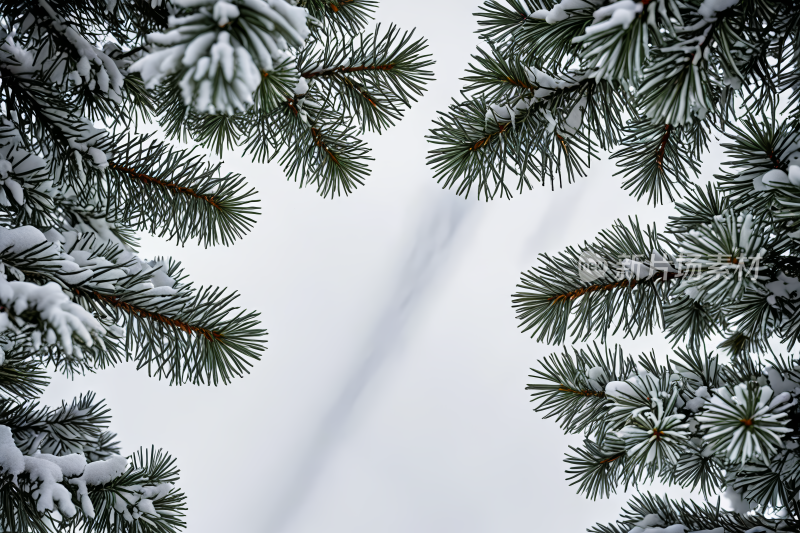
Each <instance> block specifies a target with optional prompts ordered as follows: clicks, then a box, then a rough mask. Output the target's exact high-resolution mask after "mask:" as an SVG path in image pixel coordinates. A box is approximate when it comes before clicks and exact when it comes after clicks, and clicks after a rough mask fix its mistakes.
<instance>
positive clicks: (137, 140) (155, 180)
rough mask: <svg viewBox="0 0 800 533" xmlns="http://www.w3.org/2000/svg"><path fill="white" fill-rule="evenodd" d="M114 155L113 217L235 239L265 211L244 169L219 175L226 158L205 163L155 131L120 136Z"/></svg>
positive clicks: (173, 233) (181, 238) (174, 235)
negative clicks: (160, 138) (154, 135)
mask: <svg viewBox="0 0 800 533" xmlns="http://www.w3.org/2000/svg"><path fill="white" fill-rule="evenodd" d="M103 149H104V150H105V151H106V153H107V156H108V166H109V169H110V171H109V172H108V173H107V177H108V184H107V186H106V187H107V198H108V210H109V213H110V214H111V220H112V221H114V220H119V221H121V222H125V223H127V224H130V225H131V226H133V227H135V228H141V229H146V230H148V231H150V232H151V233H154V234H155V235H158V236H159V237H167V238H168V239H175V240H177V242H178V243H181V244H183V243H185V242H186V241H187V240H188V239H190V238H197V239H198V240H199V241H200V242H201V243H202V244H203V245H204V246H208V245H216V244H223V245H226V246H227V245H230V244H232V243H233V242H234V241H235V240H237V239H240V238H241V237H242V236H243V235H244V233H246V232H247V231H249V230H250V228H252V226H253V224H254V220H253V217H254V216H256V215H257V214H258V213H259V211H260V210H259V209H258V207H256V205H254V204H256V203H257V202H258V200H257V199H255V198H253V197H254V195H255V189H250V190H246V186H247V184H246V183H245V181H244V178H243V177H241V176H240V175H238V174H227V175H226V176H224V177H218V174H219V173H220V167H221V164H216V165H211V164H204V162H203V160H202V158H201V157H200V156H197V155H194V154H193V151H192V150H175V149H173V148H172V147H171V146H169V145H168V144H166V143H162V142H157V141H154V140H152V136H150V135H144V136H135V137H132V136H126V137H122V136H117V137H113V138H111V139H110V140H109V141H108V142H107V143H106V144H104V145H103Z"/></svg>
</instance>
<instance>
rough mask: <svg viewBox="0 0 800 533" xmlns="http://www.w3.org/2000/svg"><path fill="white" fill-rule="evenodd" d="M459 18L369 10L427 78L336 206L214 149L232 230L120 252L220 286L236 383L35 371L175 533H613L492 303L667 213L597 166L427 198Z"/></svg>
mask: <svg viewBox="0 0 800 533" xmlns="http://www.w3.org/2000/svg"><path fill="white" fill-rule="evenodd" d="M478 5H479V2H477V1H474V0H468V1H464V0H462V1H453V0H427V1H422V0H406V1H404V2H381V4H380V7H379V9H378V11H377V13H376V19H377V21H380V22H382V23H384V24H387V23H389V22H394V23H396V24H397V25H398V26H400V27H401V28H403V29H411V28H414V27H416V28H417V35H420V36H424V37H426V38H427V39H428V41H429V44H430V48H429V50H430V52H431V53H432V54H433V57H434V59H435V60H436V65H434V67H433V70H434V72H435V75H436V81H435V82H433V83H431V84H430V85H429V91H428V92H427V93H426V95H425V97H424V98H423V99H422V100H421V101H420V102H419V103H418V104H417V105H416V106H415V107H414V108H412V110H411V111H410V112H409V113H408V114H407V116H406V118H405V119H404V120H403V121H402V122H401V123H400V124H398V125H397V126H396V127H394V128H392V129H390V130H388V131H387V132H386V133H385V134H384V135H382V136H376V135H371V136H368V137H367V138H368V141H369V143H370V145H371V146H372V148H373V153H372V155H373V156H374V157H375V159H376V161H375V162H374V163H373V164H372V176H371V177H370V178H369V179H368V181H367V183H366V185H365V186H363V187H361V188H360V189H358V190H357V191H356V192H355V193H354V194H352V195H351V196H350V197H342V198H336V199H334V200H330V199H328V200H325V199H322V198H320V197H319V196H317V194H316V192H315V190H313V189H298V188H297V185H296V184H295V183H294V182H289V181H287V180H286V178H285V176H284V174H283V172H282V171H281V169H280V167H279V166H278V165H277V164H268V165H258V164H253V163H250V162H249V160H247V159H244V158H240V157H239V156H238V155H237V154H235V153H229V154H226V155H225V157H224V161H225V164H224V166H223V170H224V171H232V172H240V173H242V174H244V175H246V176H247V177H248V180H249V183H250V184H252V185H253V186H255V187H256V188H257V189H258V190H259V198H260V199H261V208H262V215H261V216H260V218H259V219H258V222H257V225H256V227H255V229H254V230H253V231H252V233H250V234H249V235H248V236H247V237H246V238H244V239H243V240H241V241H240V242H238V243H236V244H235V245H234V246H232V247H230V248H222V247H218V248H212V249H202V248H198V247H193V246H188V245H187V246H186V247H184V248H179V247H176V246H174V245H173V244H171V243H166V242H164V241H161V240H158V239H155V238H150V237H145V238H144V239H143V241H142V249H141V254H140V255H141V256H142V257H144V258H152V257H154V256H156V255H171V256H173V257H175V258H177V259H180V260H182V261H183V264H184V266H185V268H186V271H187V273H188V274H190V276H191V279H192V280H194V281H195V282H196V283H197V284H201V285H209V284H210V285H221V286H227V287H229V288H231V289H235V290H237V291H239V292H240V293H241V297H240V299H239V302H240V305H241V306H242V307H245V308H247V309H255V310H258V311H260V312H261V316H262V319H263V323H264V325H265V327H266V328H267V329H268V330H269V333H270V335H269V349H268V351H267V352H266V354H265V356H264V357H263V359H262V361H260V362H258V363H257V364H256V365H255V367H254V368H253V370H252V373H251V374H250V375H249V376H247V377H245V378H242V379H238V380H236V381H235V382H234V383H233V384H231V385H228V386H225V387H219V388H210V387H197V386H183V387H170V386H169V385H168V383H166V382H159V381H157V380H156V379H154V378H148V377H147V375H146V373H145V372H144V371H141V372H137V371H136V370H135V368H134V366H133V364H125V365H120V366H118V367H116V368H114V369H110V370H106V371H102V372H100V373H99V374H96V375H90V376H86V377H78V378H76V379H75V380H74V381H71V380H67V379H66V378H64V377H62V376H56V377H55V379H54V381H53V384H52V385H51V386H50V388H49V389H48V391H47V392H46V394H45V398H44V400H45V402H46V403H50V404H58V403H60V401H61V399H67V398H71V397H73V396H75V395H77V394H79V393H81V392H85V391H87V390H93V391H96V392H97V393H98V394H99V396H100V397H104V398H106V400H107V402H108V405H109V406H110V407H111V412H112V415H113V419H112V429H113V430H114V431H116V432H117V433H118V434H119V437H120V439H121V441H122V444H123V451H124V452H125V453H126V454H127V453H131V452H133V451H134V450H136V449H137V448H138V447H140V446H148V447H149V446H150V445H151V444H153V445H155V446H156V447H162V448H164V449H166V450H168V451H169V452H171V453H172V454H173V455H175V456H176V457H177V458H178V465H179V467H180V468H181V471H182V473H181V483H180V486H181V488H182V489H183V490H184V491H185V493H186V494H187V496H188V504H189V512H188V517H187V522H188V528H187V531H191V532H192V533H211V532H214V533H218V532H220V531H239V532H251V531H253V532H264V533H319V532H325V533H339V532H342V533H344V532H347V533H411V532H413V533H441V532H459V533H484V532H486V533H488V532H498V531H503V532H504V533H517V532H523V531H576V532H579V531H584V530H585V529H586V528H587V527H589V526H591V525H593V524H594V523H595V522H604V521H606V522H607V521H611V520H613V519H615V518H616V517H617V515H618V513H619V509H620V507H621V506H622V504H623V503H624V501H625V500H626V496H625V495H620V496H617V497H615V498H612V499H611V500H610V501H609V500H601V501H597V502H592V501H588V500H586V499H585V498H583V497H582V496H579V495H576V494H575V490H574V488H573V487H570V486H569V484H568V483H567V482H566V481H565V474H564V470H565V464H564V463H563V461H562V459H563V457H564V453H565V452H566V451H568V448H567V446H568V445H570V444H571V445H577V444H578V443H579V442H580V439H579V438H578V437H574V436H573V437H565V436H563V435H562V433H561V431H560V429H559V428H558V426H557V425H556V424H555V423H554V422H552V421H551V420H543V419H542V418H541V415H540V414H537V413H535V412H533V410H532V408H531V404H530V403H529V399H530V397H529V394H528V392H527V391H525V385H526V384H527V383H529V382H530V380H529V378H528V374H530V371H529V368H530V367H532V366H535V365H536V360H537V359H539V358H542V357H544V356H546V355H548V354H550V353H552V352H555V351H560V350H561V348H560V347H554V346H547V345H544V344H540V343H536V342H534V341H533V340H531V339H530V338H529V337H528V336H527V335H525V334H522V333H520V331H519V330H518V328H517V324H518V322H517V320H516V319H515V317H514V312H513V310H512V308H511V294H512V293H513V292H514V291H515V285H516V283H517V282H518V280H519V277H520V272H521V271H523V270H526V269H527V268H529V267H531V266H533V265H534V264H536V257H537V254H539V253H544V252H549V253H554V252H557V251H559V250H561V249H563V248H564V247H566V246H569V245H575V244H578V243H580V242H582V241H583V240H585V239H592V238H593V237H594V236H595V235H596V233H597V232H598V231H599V230H600V229H603V228H607V227H609V226H610V225H611V224H612V223H613V221H614V220H615V219H617V218H626V217H627V216H628V215H638V216H639V218H640V220H641V221H642V222H657V223H659V225H660V226H663V222H664V221H666V220H667V217H668V216H669V215H670V214H671V213H672V208H671V207H669V206H663V207H659V208H657V209H654V208H652V207H648V206H646V205H645V204H644V203H637V202H636V201H635V200H634V199H632V198H630V197H629V196H628V195H627V193H626V192H624V191H622V190H621V189H620V182H621V180H620V179H619V177H614V176H613V175H612V174H613V172H614V167H613V165H612V164H609V163H608V162H605V161H603V162H601V163H600V164H596V165H593V166H592V168H591V169H590V170H589V175H588V177H586V178H584V179H581V180H580V181H579V182H578V183H575V184H571V185H566V186H565V187H564V189H561V190H556V191H554V192H553V191H550V189H549V187H548V188H538V189H535V190H533V191H526V192H524V193H523V194H522V195H521V196H518V197H515V198H514V199H513V200H511V201H507V200H505V199H503V200H494V201H493V202H490V203H486V202H483V201H480V202H479V201H477V200H476V199H475V198H474V197H473V198H470V199H469V200H466V201H465V200H464V199H463V198H459V197H456V196H455V193H454V192H452V191H449V190H442V189H441V187H440V186H439V185H438V184H437V183H436V182H435V181H434V180H433V179H432V172H431V171H430V169H429V168H428V167H427V166H426V164H425V156H426V154H427V151H428V149H429V147H430V145H429V144H428V143H427V142H426V140H425V135H426V134H427V132H428V129H429V128H430V127H431V121H432V119H433V118H435V116H436V111H437V110H443V109H445V107H446V105H447V104H448V102H449V101H450V98H451V97H457V96H458V90H459V89H460V88H461V86H462V82H461V81H460V80H459V78H460V77H461V76H463V73H464V69H465V68H466V67H467V63H468V61H469V56H470V54H471V53H473V52H474V49H475V46H476V44H477V42H478V41H477V38H476V36H475V34H474V31H475V30H476V29H477V22H476V19H475V18H474V17H473V15H472V13H474V12H475V11H477V6H478ZM719 160H720V157H719V153H717V152H713V153H712V154H711V156H709V157H708V158H707V161H706V165H705V167H704V168H705V169H706V170H707V172H708V173H710V172H711V171H713V169H714V168H715V167H716V166H717V165H718V163H719ZM622 344H623V346H624V347H625V348H626V350H627V351H628V352H629V353H640V352H641V351H643V350H647V351H649V350H650V349H651V348H655V349H656V350H658V351H659V352H660V353H662V354H663V353H665V352H666V347H667V345H666V344H665V342H664V341H663V339H661V338H658V337H649V338H644V339H638V340H636V341H630V340H629V341H626V342H623V343H622ZM657 488H658V487H657ZM658 489H659V490H661V489H660V488H658ZM671 494H674V495H685V494H686V493H684V492H681V491H678V490H674V489H672V490H671Z"/></svg>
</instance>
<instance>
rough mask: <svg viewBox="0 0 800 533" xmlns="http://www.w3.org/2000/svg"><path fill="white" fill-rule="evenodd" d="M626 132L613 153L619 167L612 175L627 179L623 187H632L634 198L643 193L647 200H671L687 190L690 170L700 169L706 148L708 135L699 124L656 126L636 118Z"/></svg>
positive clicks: (656, 201) (698, 170) (696, 172)
mask: <svg viewBox="0 0 800 533" xmlns="http://www.w3.org/2000/svg"><path fill="white" fill-rule="evenodd" d="M625 132H626V133H627V134H628V135H627V136H626V137H625V138H624V139H623V140H622V142H621V147H620V148H619V149H618V150H617V151H615V152H614V154H612V156H611V157H612V158H615V159H619V161H618V162H617V165H618V166H619V167H621V170H619V171H618V172H617V173H616V174H615V175H620V174H621V175H622V176H623V177H624V178H625V179H626V181H625V182H623V184H622V188H623V189H625V190H629V189H631V195H632V196H635V197H636V199H637V200H639V199H641V198H642V197H643V196H644V195H645V194H647V196H648V199H647V201H648V203H651V204H653V205H656V204H661V203H663V201H664V197H665V196H666V197H667V198H668V199H669V201H670V202H674V201H675V197H676V196H679V195H680V194H681V189H683V190H687V189H688V188H689V185H690V179H691V178H690V176H689V172H687V171H690V172H691V173H692V174H694V176H695V177H696V176H697V175H698V174H699V172H700V165H699V163H698V160H699V156H700V150H701V149H706V148H707V140H708V138H707V135H706V132H705V131H704V130H703V128H702V127H694V128H692V127H687V126H683V127H676V126H672V125H670V124H664V125H656V124H653V123H651V122H650V121H649V120H647V119H641V120H635V121H631V122H629V123H628V125H627V126H626V128H625Z"/></svg>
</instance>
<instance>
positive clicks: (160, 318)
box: [72, 287, 223, 341]
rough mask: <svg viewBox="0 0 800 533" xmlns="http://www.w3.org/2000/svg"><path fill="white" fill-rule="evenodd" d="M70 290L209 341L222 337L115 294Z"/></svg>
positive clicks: (215, 332)
mask: <svg viewBox="0 0 800 533" xmlns="http://www.w3.org/2000/svg"><path fill="white" fill-rule="evenodd" d="M72 292H74V293H75V294H76V295H77V296H83V297H85V298H91V299H93V300H95V301H98V302H102V303H104V304H107V305H111V306H114V307H116V308H117V309H122V310H123V311H125V312H127V313H130V314H132V315H135V316H137V317H139V318H145V319H149V320H153V321H155V322H161V323H162V324H166V325H167V326H171V327H175V328H178V329H181V330H183V331H185V332H186V333H194V334H196V335H198V336H202V337H205V338H206V339H207V340H209V341H219V340H222V338H223V336H222V334H221V333H220V332H218V331H214V330H210V329H206V328H202V327H200V326H194V325H192V324H187V323H186V322H183V321H181V320H178V319H175V318H171V317H168V316H166V315H162V314H160V313H154V312H152V311H147V310H146V309H142V308H141V307H137V306H135V305H133V304H130V303H128V302H124V301H122V300H120V299H119V298H117V297H116V296H110V295H107V294H100V293H99V292H95V291H92V290H88V289H79V288H77V287H73V288H72Z"/></svg>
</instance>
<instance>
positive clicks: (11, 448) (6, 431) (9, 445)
mask: <svg viewBox="0 0 800 533" xmlns="http://www.w3.org/2000/svg"><path fill="white" fill-rule="evenodd" d="M0 471H2V472H4V473H6V474H11V475H12V476H14V477H15V479H16V476H18V475H20V474H21V473H22V472H24V471H25V459H24V456H23V455H22V452H21V451H19V448H17V445H16V444H15V443H14V437H13V436H12V435H11V429H10V428H9V427H8V426H3V425H0Z"/></svg>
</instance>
